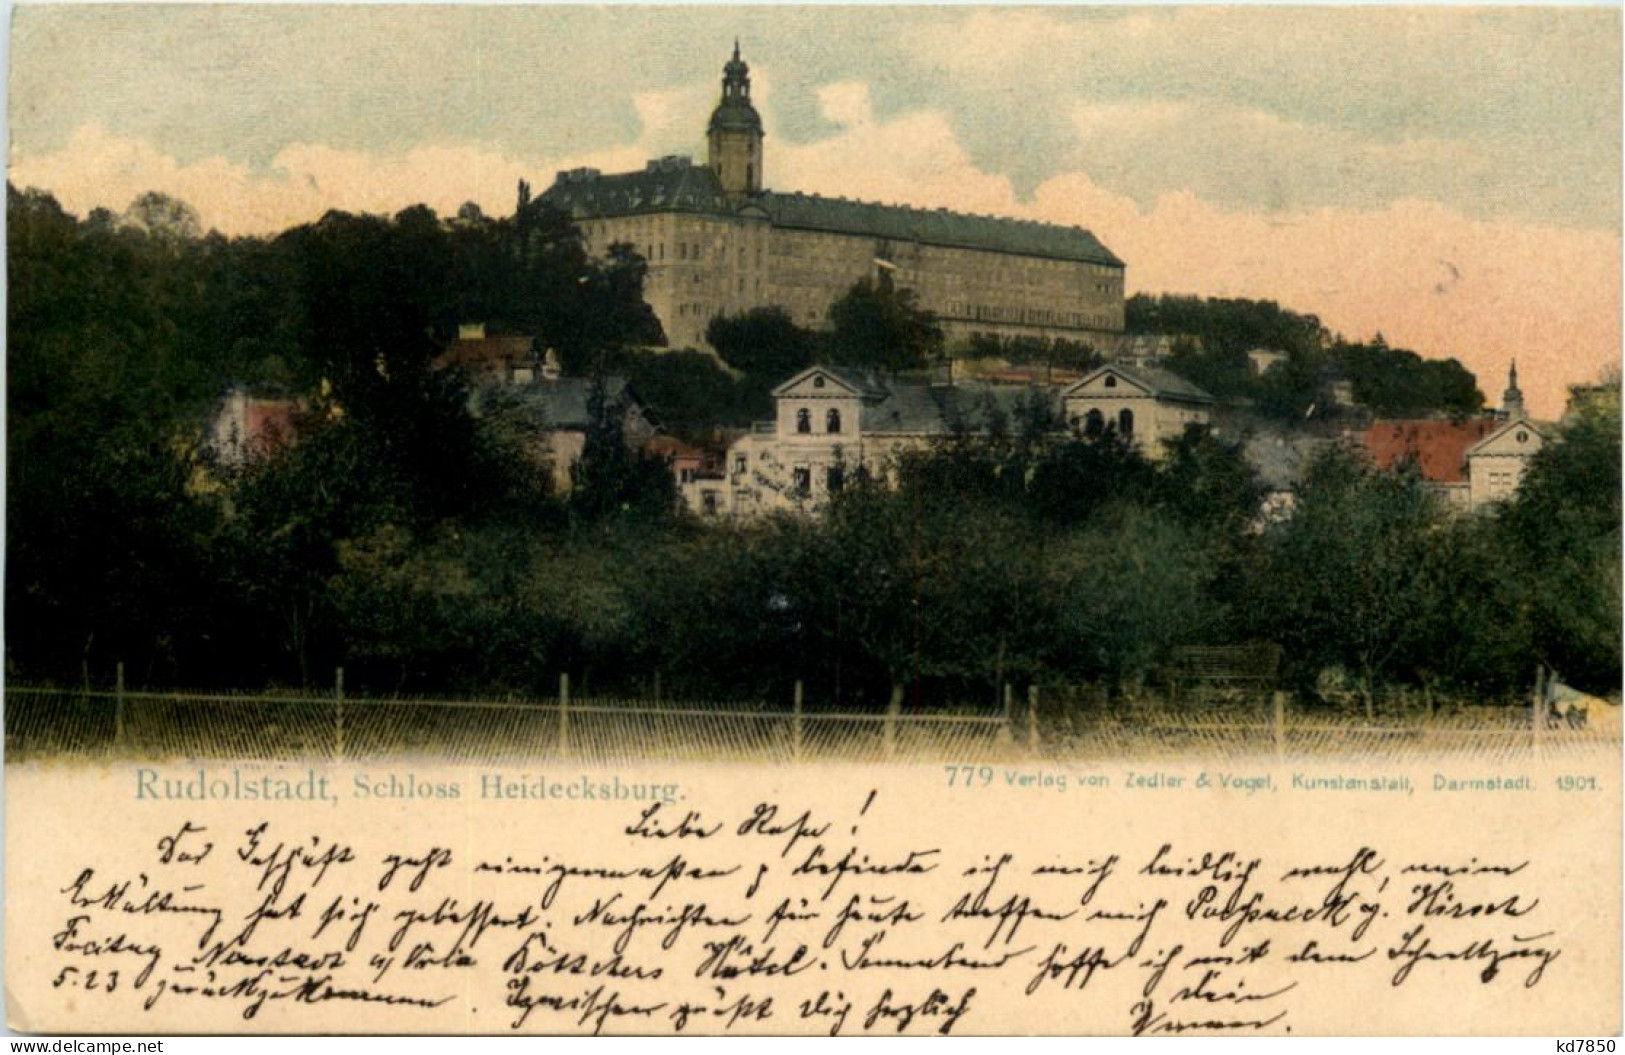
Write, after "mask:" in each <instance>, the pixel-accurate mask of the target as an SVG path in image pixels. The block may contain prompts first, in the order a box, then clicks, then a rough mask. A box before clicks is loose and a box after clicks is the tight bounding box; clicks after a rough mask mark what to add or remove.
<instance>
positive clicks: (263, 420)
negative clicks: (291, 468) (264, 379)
mask: <svg viewBox="0 0 1625 1055" xmlns="http://www.w3.org/2000/svg"><path fill="white" fill-rule="evenodd" d="M298 411H299V405H298V404H297V403H295V402H293V401H292V400H289V399H250V400H249V401H248V405H247V407H246V408H245V415H244V416H245V417H246V418H247V423H246V430H245V431H246V432H247V435H246V436H245V437H244V441H245V442H247V443H254V444H258V445H259V446H260V447H261V449H262V450H265V451H273V450H278V449H280V448H282V447H283V446H285V445H286V444H288V443H290V442H292V440H293V431H294V423H293V419H294V415H295V414H296V413H298Z"/></svg>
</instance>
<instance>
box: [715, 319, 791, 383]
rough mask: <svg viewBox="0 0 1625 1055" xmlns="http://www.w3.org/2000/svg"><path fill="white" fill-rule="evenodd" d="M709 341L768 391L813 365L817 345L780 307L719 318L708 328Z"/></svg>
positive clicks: (727, 361) (732, 363) (724, 360)
mask: <svg viewBox="0 0 1625 1055" xmlns="http://www.w3.org/2000/svg"><path fill="white" fill-rule="evenodd" d="M705 340H706V343H708V344H710V345H711V347H713V348H715V349H716V350H717V354H718V355H719V356H721V357H722V361H723V362H725V363H727V364H728V365H729V366H731V367H733V368H734V369H735V370H738V371H740V372H741V373H743V374H745V375H746V377H748V378H750V379H751V380H752V381H754V382H756V387H758V388H761V389H762V391H764V392H765V391H767V390H769V389H771V388H772V387H773V386H774V385H777V384H778V383H779V382H781V381H783V380H784V379H785V378H787V377H789V376H791V375H792V374H794V373H796V372H797V371H798V370H801V369H803V368H804V367H806V366H807V365H808V364H809V363H811V362H812V360H813V352H814V349H815V344H816V338H815V335H814V334H813V333H812V332H811V331H810V330H804V329H802V328H801V327H800V326H797V325H796V324H795V322H794V321H793V320H792V319H791V318H790V313H789V312H787V311H785V310H784V309H783V308H779V307H767V308H752V309H751V310H750V311H747V312H744V313H743V314H740V315H718V316H717V317H716V318H714V319H712V320H711V323H710V325H708V326H707V327H706V328H705Z"/></svg>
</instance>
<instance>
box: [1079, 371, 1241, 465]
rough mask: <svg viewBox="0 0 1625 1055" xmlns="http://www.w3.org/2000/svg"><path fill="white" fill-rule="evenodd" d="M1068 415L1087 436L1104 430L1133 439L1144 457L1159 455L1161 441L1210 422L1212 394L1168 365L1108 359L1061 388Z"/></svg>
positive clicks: (1161, 450) (1161, 451) (1156, 456)
mask: <svg viewBox="0 0 1625 1055" xmlns="http://www.w3.org/2000/svg"><path fill="white" fill-rule="evenodd" d="M1061 402H1062V406H1063V409H1064V412H1065V414H1066V420H1067V421H1068V422H1069V423H1070V424H1072V425H1073V427H1075V428H1079V429H1082V430H1083V433H1084V435H1086V436H1099V435H1101V434H1103V433H1105V432H1106V431H1107V430H1114V431H1116V432H1117V434H1118V435H1120V436H1122V437H1124V438H1125V439H1128V440H1131V441H1132V442H1133V443H1134V445H1135V446H1136V447H1138V448H1139V450H1140V453H1142V454H1144V455H1145V456H1146V457H1147V458H1160V457H1161V456H1162V454H1163V442H1164V441H1166V440H1175V439H1178V438H1179V437H1181V436H1183V435H1184V434H1185V430H1186V429H1188V428H1190V427H1192V426H1205V425H1207V424H1208V421H1209V418H1210V416H1211V411H1212V407H1213V397H1212V396H1210V395H1208V394H1207V393H1206V392H1204V391H1202V390H1201V389H1200V388H1198V387H1197V386H1196V385H1194V384H1192V383H1191V382H1189V381H1187V380H1185V379H1184V378H1183V377H1180V376H1179V375H1178V374H1174V373H1170V372H1169V371H1166V370H1159V369H1157V368H1155V367H1148V366H1124V365H1122V364H1121V363H1109V364H1107V365H1105V366H1102V367H1099V368H1097V369H1095V370H1093V371H1091V372H1090V373H1088V374H1085V375H1084V377H1083V378H1082V379H1081V380H1079V381H1076V382H1074V383H1072V384H1071V385H1069V386H1067V387H1066V388H1065V389H1063V390H1062V392H1061Z"/></svg>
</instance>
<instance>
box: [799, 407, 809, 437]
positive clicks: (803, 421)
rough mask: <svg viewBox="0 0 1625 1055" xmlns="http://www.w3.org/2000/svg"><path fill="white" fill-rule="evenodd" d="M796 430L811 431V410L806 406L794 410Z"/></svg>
mask: <svg viewBox="0 0 1625 1055" xmlns="http://www.w3.org/2000/svg"><path fill="white" fill-rule="evenodd" d="M796 431H797V432H809V433H810V432H812V411H810V410H808V409H807V408H806V407H802V408H801V409H800V410H798V411H796Z"/></svg>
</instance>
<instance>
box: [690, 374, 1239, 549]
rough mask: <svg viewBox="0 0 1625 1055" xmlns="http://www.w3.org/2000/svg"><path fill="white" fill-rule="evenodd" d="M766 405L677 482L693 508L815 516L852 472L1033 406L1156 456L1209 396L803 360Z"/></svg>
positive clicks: (1148, 385) (1115, 380)
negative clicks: (765, 414)
mask: <svg viewBox="0 0 1625 1055" xmlns="http://www.w3.org/2000/svg"><path fill="white" fill-rule="evenodd" d="M773 402H774V416H773V420H771V421H763V422H758V423H756V424H755V425H753V426H752V427H751V430H750V431H749V432H748V433H746V434H745V435H743V436H741V437H740V438H739V439H737V440H735V441H734V443H733V444H732V446H730V447H729V449H728V453H727V456H726V459H725V462H724V466H723V472H722V474H721V476H720V478H717V477H711V478H702V479H697V480H694V481H691V482H689V483H687V484H685V485H684V488H683V494H684V498H685V500H686V501H687V503H688V505H689V507H690V508H691V509H693V510H694V511H695V512H697V513H700V514H702V515H707V516H735V517H750V516H757V515H762V514H766V513H772V512H781V511H782V512H790V511H801V512H809V513H816V512H818V511H819V510H821V509H822V508H823V507H824V506H825V505H827V504H828V502H829V500H830V499H831V497H832V496H833V495H835V494H836V493H837V492H839V491H840V489H841V488H842V487H843V486H844V485H845V483H846V481H847V480H848V479H850V478H851V475H852V474H853V473H855V472H857V471H858V470H859V469H862V470H863V471H865V472H867V473H869V474H870V475H872V476H877V477H883V476H885V475H887V474H888V473H889V472H890V471H891V468H892V467H893V466H894V465H895V463H896V460H897V458H898V457H900V456H902V455H904V454H906V453H908V452H911V451H917V450H922V449H925V448H926V447H928V446H929V445H930V444H931V443H932V442H933V441H935V440H939V439H942V438H945V437H947V436H951V435H964V434H977V433H984V432H987V431H989V430H991V429H992V427H993V425H994V423H995V421H999V422H1003V423H1005V424H1006V425H1007V426H1008V425H1011V424H1013V423H1014V422H1016V421H1018V420H1020V419H1021V416H1022V415H1023V414H1028V413H1033V412H1039V413H1042V414H1043V415H1044V416H1045V417H1047V418H1049V419H1051V420H1053V421H1055V422H1060V423H1064V426H1065V427H1066V428H1076V429H1078V430H1081V431H1083V432H1084V433H1086V434H1087V433H1090V432H1091V430H1093V434H1094V435H1104V434H1105V433H1106V431H1108V430H1114V431H1120V432H1123V433H1124V434H1125V435H1127V436H1130V437H1132V438H1133V440H1134V441H1135V442H1136V443H1137V444H1139V445H1140V446H1141V449H1142V450H1143V451H1144V452H1145V453H1147V454H1148V455H1151V456H1158V455H1160V454H1161V453H1162V445H1161V441H1162V440H1164V439H1173V438H1177V437H1178V436H1181V435H1183V434H1184V431H1185V429H1186V428H1187V427H1189V426H1192V425H1199V426H1200V425H1206V424H1207V420H1208V407H1209V406H1210V404H1211V403H1212V399H1211V397H1209V396H1208V395H1207V394H1206V393H1205V392H1203V391H1202V390H1201V389H1199V388H1196V386H1194V385H1192V384H1190V383H1189V382H1188V381H1184V380H1183V379H1181V378H1174V377H1173V376H1172V375H1165V374H1163V373H1162V372H1161V371H1152V370H1145V369H1139V370H1135V369H1130V368H1127V367H1120V366H1112V367H1105V368H1102V369H1100V370H1097V371H1094V372H1093V373H1091V374H1089V375H1086V376H1085V377H1084V378H1083V379H1082V380H1080V381H1078V382H1076V383H1075V384H1072V385H1068V386H1058V385H990V384H982V383H966V382H961V383H959V384H952V383H946V382H943V381H926V380H919V379H899V378H882V377H879V376H877V375H874V374H869V373H864V372H862V371H858V370H852V369H848V368H844V367H837V366H811V367H808V368H807V369H805V370H802V371H801V372H800V373H798V374H796V375H795V376H794V377H791V378H790V379H788V380H787V381H785V382H784V383H783V384H781V385H779V386H778V387H777V388H775V389H774V390H773ZM1108 415H1109V416H1108ZM1097 426H1098V427H1097Z"/></svg>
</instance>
